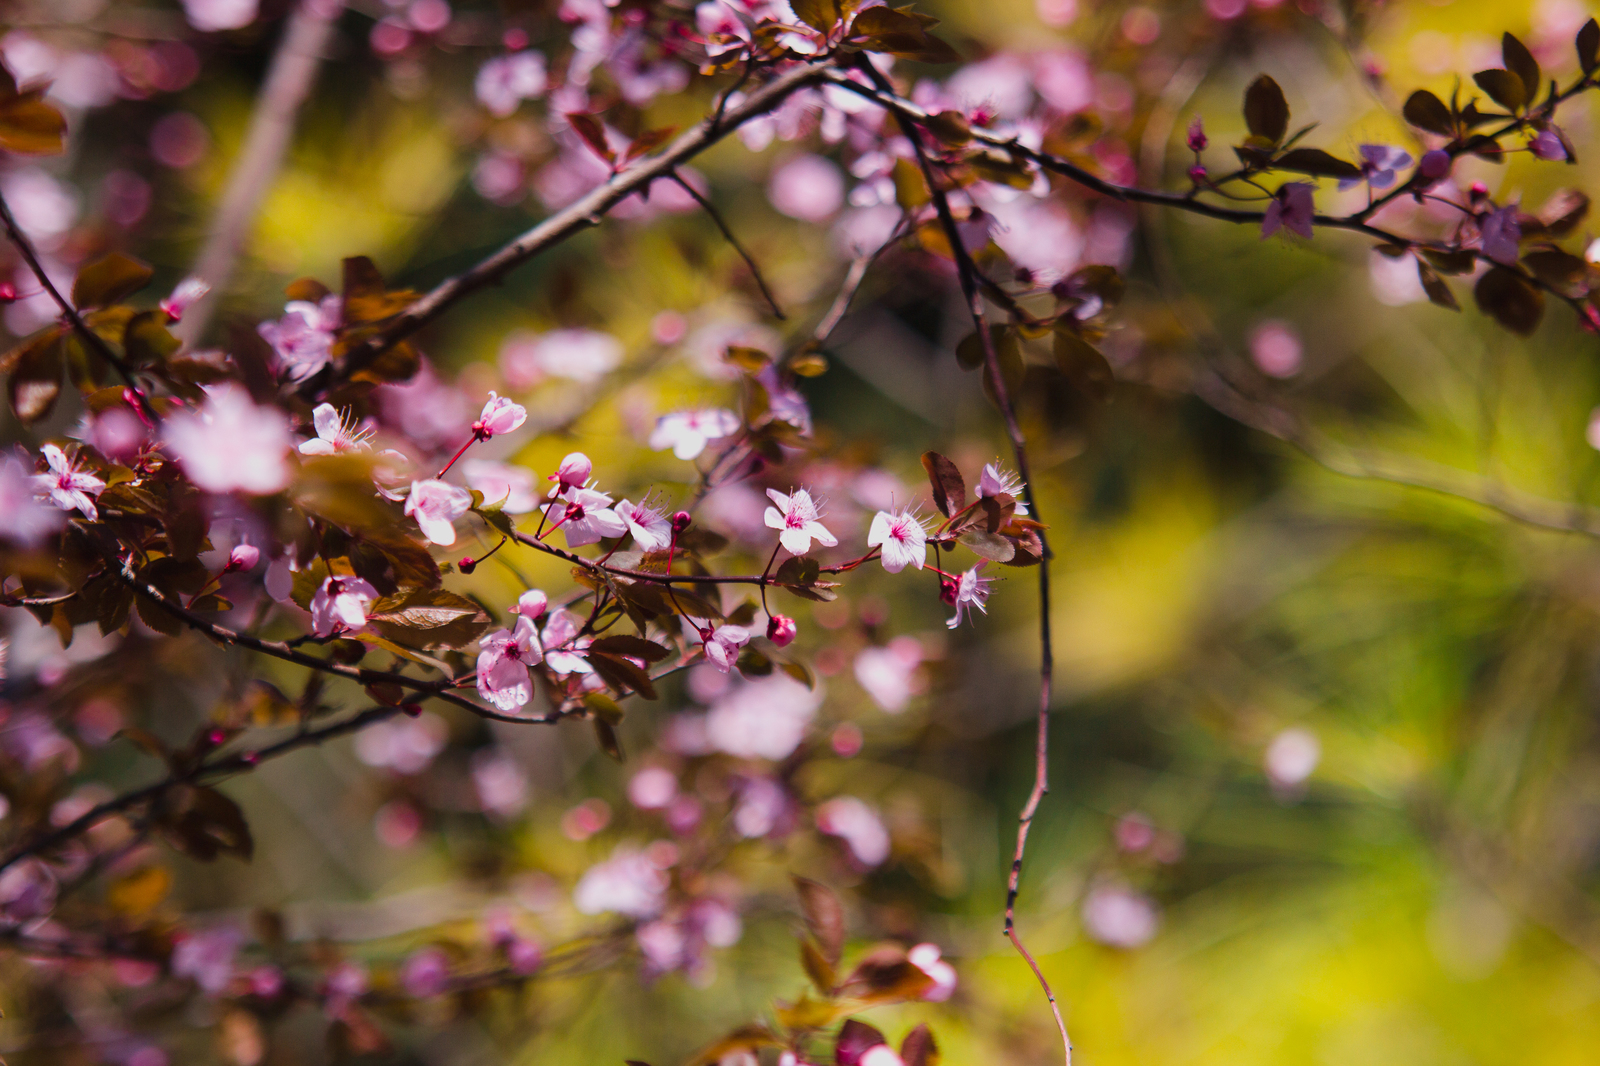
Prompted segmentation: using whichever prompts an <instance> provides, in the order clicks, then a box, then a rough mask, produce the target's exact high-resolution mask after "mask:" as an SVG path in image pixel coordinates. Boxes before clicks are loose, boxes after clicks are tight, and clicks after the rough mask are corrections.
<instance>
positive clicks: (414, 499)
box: [405, 480, 472, 547]
mask: <svg viewBox="0 0 1600 1066" xmlns="http://www.w3.org/2000/svg"><path fill="white" fill-rule="evenodd" d="M471 506H472V494H471V493H470V492H468V491H467V490H466V489H464V488H462V487H461V486H459V485H451V484H448V483H447V482H443V481H437V480H428V481H413V482H412V483H411V495H410V496H408V497H406V508H405V510H406V514H408V515H410V516H411V517H413V518H415V519H416V520H417V526H418V527H419V528H421V530H422V535H423V536H425V537H427V538H428V539H429V540H430V541H432V542H433V543H435V544H438V545H441V546H443V547H449V546H450V545H452V544H454V543H455V542H456V527H455V525H454V522H455V520H456V519H457V518H460V517H461V516H462V515H464V514H466V513H467V511H468V509H469V508H471Z"/></svg>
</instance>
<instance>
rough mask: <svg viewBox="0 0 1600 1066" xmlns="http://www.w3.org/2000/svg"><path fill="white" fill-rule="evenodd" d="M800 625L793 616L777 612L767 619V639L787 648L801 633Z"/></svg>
mask: <svg viewBox="0 0 1600 1066" xmlns="http://www.w3.org/2000/svg"><path fill="white" fill-rule="evenodd" d="M799 631H800V627H799V626H797V625H796V624H795V621H794V619H793V618H790V617H789V616H788V615H786V614H775V615H773V616H772V617H771V618H769V619H767V639H768V640H770V641H772V643H774V644H776V645H777V646H778V647H780V648H787V647H788V646H789V645H790V644H793V643H794V638H795V635H796V634H797V633H799Z"/></svg>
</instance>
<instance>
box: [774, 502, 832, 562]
mask: <svg viewBox="0 0 1600 1066" xmlns="http://www.w3.org/2000/svg"><path fill="white" fill-rule="evenodd" d="M767 496H768V497H769V498H770V499H771V500H772V502H773V503H775V504H777V506H776V507H768V508H767V510H766V513H765V514H764V515H763V516H762V521H764V522H765V523H766V525H767V528H768V529H779V530H782V532H781V533H779V534H778V543H779V544H782V545H783V547H784V549H785V550H787V551H788V552H789V554H791V555H804V554H805V553H806V552H808V551H810V550H811V541H812V540H813V539H815V540H816V541H817V543H819V544H822V545H824V546H825V547H829V548H831V547H833V546H834V545H836V544H838V543H839V541H838V540H837V539H835V537H834V535H833V534H832V533H829V532H828V530H827V528H826V527H825V526H824V525H823V524H822V523H821V522H820V521H819V519H820V518H821V517H822V509H821V508H820V507H819V506H818V505H817V504H816V503H813V502H812V499H811V493H809V492H807V491H806V490H805V489H795V490H794V493H793V495H790V496H785V495H784V494H783V493H781V492H779V491H778V490H777V489H768V490H767Z"/></svg>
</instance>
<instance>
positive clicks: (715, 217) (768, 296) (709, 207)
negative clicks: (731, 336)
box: [667, 170, 787, 320]
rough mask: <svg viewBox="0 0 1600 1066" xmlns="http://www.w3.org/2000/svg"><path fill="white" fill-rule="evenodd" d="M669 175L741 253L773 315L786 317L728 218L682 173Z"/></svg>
mask: <svg viewBox="0 0 1600 1066" xmlns="http://www.w3.org/2000/svg"><path fill="white" fill-rule="evenodd" d="M667 176H668V177H669V178H671V179H672V180H673V181H674V182H676V183H677V184H678V187H679V188H681V189H682V190H683V191H684V192H686V193H688V194H689V195H690V196H691V197H692V198H693V199H694V202H695V203H697V204H699V205H700V206H701V208H703V209H704V210H705V213H706V214H707V215H710V216H711V221H712V222H715V223H716V224H717V229H718V230H720V231H721V232H722V238H723V240H725V241H727V242H728V244H730V245H731V246H732V247H733V250H734V251H736V252H738V253H739V258H740V259H743V260H744V265H745V266H747V267H749V268H750V276H751V277H753V278H755V281H756V288H758V289H760V290H761V295H762V297H763V298H764V299H765V300H766V301H767V306H768V307H770V308H772V313H773V315H774V316H776V317H777V318H778V319H780V320H782V319H784V318H786V317H787V316H785V315H784V313H783V308H781V307H779V306H778V300H777V297H775V296H773V295H772V290H771V289H769V288H767V280H766V279H765V278H763V277H762V276H761V268H760V267H759V266H757V265H756V261H755V257H754V256H752V255H751V254H750V253H749V252H748V251H747V250H746V249H745V246H744V245H743V244H740V243H739V238H738V237H735V236H734V235H733V229H732V228H731V227H730V226H729V225H728V223H727V220H725V219H724V218H723V217H722V213H721V212H720V211H718V210H717V208H716V206H715V205H714V204H712V202H711V201H710V200H707V199H706V198H705V197H704V196H701V195H700V191H699V190H698V189H696V188H695V187H694V186H693V185H690V184H689V183H688V182H687V181H684V180H683V175H682V174H679V173H678V172H677V171H676V170H674V171H673V172H672V173H671V174H669V175H667Z"/></svg>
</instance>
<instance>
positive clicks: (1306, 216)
mask: <svg viewBox="0 0 1600 1066" xmlns="http://www.w3.org/2000/svg"><path fill="white" fill-rule="evenodd" d="M1314 191H1315V190H1314V189H1313V187H1312V186H1311V185H1309V184H1307V183H1306V182H1303V181H1291V182H1288V183H1287V184H1285V185H1284V186H1283V187H1282V188H1281V189H1279V190H1278V195H1276V196H1274V197H1273V198H1272V203H1270V204H1268V205H1267V213H1266V215H1265V216H1264V217H1263V218H1262V219H1261V237H1262V239H1263V240H1264V239H1266V238H1267V237H1270V236H1272V235H1273V234H1274V233H1276V232H1278V230H1279V229H1280V228H1282V229H1286V230H1288V231H1289V232H1290V233H1298V234H1299V235H1300V236H1302V237H1304V238H1306V239H1307V240H1310V239H1311V234H1312V229H1311V223H1312V218H1313V216H1314V215H1315V214H1316V210H1317V208H1316V201H1315V199H1314V198H1313V197H1312V193H1313V192H1314Z"/></svg>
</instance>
